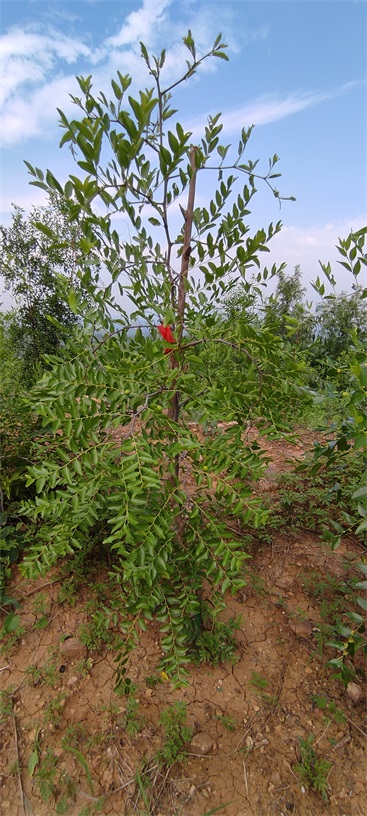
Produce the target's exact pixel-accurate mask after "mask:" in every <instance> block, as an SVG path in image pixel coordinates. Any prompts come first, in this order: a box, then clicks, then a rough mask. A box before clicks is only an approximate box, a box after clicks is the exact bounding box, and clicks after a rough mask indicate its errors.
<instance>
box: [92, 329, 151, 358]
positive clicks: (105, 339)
mask: <svg viewBox="0 0 367 816" xmlns="http://www.w3.org/2000/svg"><path fill="white" fill-rule="evenodd" d="M151 328H152V326H151V325H150V324H149V323H136V324H135V325H130V324H129V325H128V326H122V328H121V329H116V331H113V332H109V334H106V335H105V337H104V338H103V339H102V340H100V342H99V343H97V345H96V346H94V347H92V352H93V354H95V352H96V351H97V349H98V348H99V347H100V346H103V344H104V343H107V340H109V339H110V337H114V336H115V335H116V334H121V333H122V332H124V331H130V329H151Z"/></svg>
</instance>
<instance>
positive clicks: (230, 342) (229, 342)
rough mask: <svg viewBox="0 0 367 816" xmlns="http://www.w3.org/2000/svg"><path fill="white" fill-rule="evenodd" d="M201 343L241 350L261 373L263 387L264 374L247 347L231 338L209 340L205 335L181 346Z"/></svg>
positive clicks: (187, 346) (184, 347) (188, 346)
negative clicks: (219, 344)
mask: <svg viewBox="0 0 367 816" xmlns="http://www.w3.org/2000/svg"><path fill="white" fill-rule="evenodd" d="M200 343H222V345H224V346H230V347H231V348H234V349H236V350H237V351H241V352H242V353H243V354H245V355H246V357H248V358H249V360H251V362H252V363H253V364H254V366H255V367H256V369H257V372H258V375H259V380H260V390H261V389H262V383H263V375H262V371H261V368H260V367H259V365H258V364H257V362H256V360H255V358H254V357H253V356H252V354H250V352H249V351H247V349H245V348H243V347H242V346H239V345H238V344H237V343H233V342H232V341H231V340H223V339H222V338H221V337H213V338H211V339H210V340H207V339H206V338H205V337H203V338H202V339H201V340H192V341H191V342H190V343H186V344H185V345H184V346H181V348H182V350H183V349H187V348H190V347H192V346H198V345H199V344H200Z"/></svg>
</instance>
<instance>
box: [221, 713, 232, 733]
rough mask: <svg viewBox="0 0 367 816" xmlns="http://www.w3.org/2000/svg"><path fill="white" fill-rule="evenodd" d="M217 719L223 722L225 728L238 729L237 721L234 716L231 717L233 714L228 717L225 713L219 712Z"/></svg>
mask: <svg viewBox="0 0 367 816" xmlns="http://www.w3.org/2000/svg"><path fill="white" fill-rule="evenodd" d="M217 720H219V722H221V723H222V725H223V726H224V728H226V729H227V731H235V730H236V723H235V721H234V719H233V717H231V716H229V717H226V716H225V714H219V715H218V716H217Z"/></svg>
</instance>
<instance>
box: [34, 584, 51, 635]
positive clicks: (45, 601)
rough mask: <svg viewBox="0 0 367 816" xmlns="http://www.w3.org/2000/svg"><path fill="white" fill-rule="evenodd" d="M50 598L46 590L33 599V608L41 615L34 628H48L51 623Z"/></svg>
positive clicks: (36, 613)
mask: <svg viewBox="0 0 367 816" xmlns="http://www.w3.org/2000/svg"><path fill="white" fill-rule="evenodd" d="M50 606H51V604H50V599H49V597H48V596H47V595H46V594H45V593H44V592H39V593H38V594H37V595H36V597H35V598H34V600H33V604H32V610H33V612H34V614H35V615H37V616H39V618H38V620H36V622H35V624H34V629H46V626H48V624H49V622H50V621H49V614H50Z"/></svg>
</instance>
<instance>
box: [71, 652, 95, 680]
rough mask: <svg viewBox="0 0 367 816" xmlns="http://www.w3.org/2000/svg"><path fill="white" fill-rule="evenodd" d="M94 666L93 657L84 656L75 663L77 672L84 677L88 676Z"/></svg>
mask: <svg viewBox="0 0 367 816" xmlns="http://www.w3.org/2000/svg"><path fill="white" fill-rule="evenodd" d="M92 668H93V660H92V658H91V657H83V658H82V659H81V660H79V661H78V663H76V665H75V673H76V674H78V675H80V677H82V678H83V679H84V678H85V677H87V675H88V674H89V672H90V671H91V669H92Z"/></svg>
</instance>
